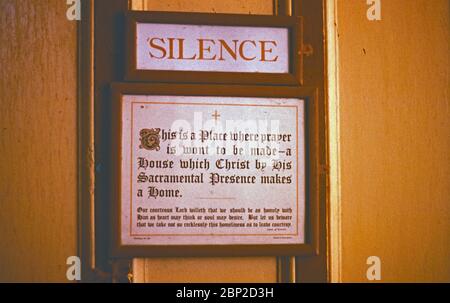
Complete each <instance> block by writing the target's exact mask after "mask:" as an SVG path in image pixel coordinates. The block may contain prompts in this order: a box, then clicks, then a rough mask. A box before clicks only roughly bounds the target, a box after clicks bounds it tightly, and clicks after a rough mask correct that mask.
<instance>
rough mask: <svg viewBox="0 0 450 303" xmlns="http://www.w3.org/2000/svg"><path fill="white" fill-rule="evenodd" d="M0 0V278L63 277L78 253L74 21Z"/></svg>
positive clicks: (44, 8) (60, 6) (46, 5)
mask: <svg viewBox="0 0 450 303" xmlns="http://www.w3.org/2000/svg"><path fill="white" fill-rule="evenodd" d="M66 8H67V6H66V5H65V1H61V0H46V1H36V0H2V1H0V28H1V30H0V65H1V73H2V76H1V77H0V157H1V160H0V235H1V236H0V281H65V273H66V258H67V257H68V256H72V255H76V254H77V251H76V235H77V229H76V228H77V227H76V217H77V215H76V214H77V204H76V181H77V171H76V169H77V167H76V84H77V74H76V64H77V61H76V48H77V46H76V24H75V23H74V22H69V21H67V19H66Z"/></svg>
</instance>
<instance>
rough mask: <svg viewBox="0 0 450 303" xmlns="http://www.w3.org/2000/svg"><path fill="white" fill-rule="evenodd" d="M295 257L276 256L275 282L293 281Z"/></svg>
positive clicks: (283, 7) (288, 9)
mask: <svg viewBox="0 0 450 303" xmlns="http://www.w3.org/2000/svg"><path fill="white" fill-rule="evenodd" d="M274 15H275V16H291V15H292V0H274ZM295 270H296V268H295V257H277V282H278V283H295V277H296V272H295Z"/></svg>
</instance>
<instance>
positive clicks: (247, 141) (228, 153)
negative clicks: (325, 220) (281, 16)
mask: <svg viewBox="0 0 450 303" xmlns="http://www.w3.org/2000/svg"><path fill="white" fill-rule="evenodd" d="M304 138H305V131H304V100H301V99H286V98H275V99H271V98H235V97H192V96H141V95H124V96H122V135H121V145H122V146H121V155H122V157H121V175H120V178H121V185H120V186H121V197H120V198H121V204H120V211H121V215H120V218H121V242H122V245H211V244H219V245H220V244H223V245H229V244H230V245H231V244H233V245H239V244H242V245H250V244H265V245H266V244H302V243H304V234H305V143H304V142H305V139H304Z"/></svg>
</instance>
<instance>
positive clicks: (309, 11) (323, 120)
mask: <svg viewBox="0 0 450 303" xmlns="http://www.w3.org/2000/svg"><path fill="white" fill-rule="evenodd" d="M288 2H291V3H290V4H291V5H288ZM274 6H275V7H277V9H276V10H275V14H283V15H292V16H293V17H294V18H301V21H302V24H303V27H302V37H303V38H304V41H305V42H304V43H305V46H308V49H309V51H308V53H303V52H302V53H301V54H299V55H300V56H302V57H303V58H302V66H303V73H302V80H303V83H302V84H303V85H304V86H305V87H315V88H316V89H315V95H316V100H317V103H316V105H317V106H315V107H314V113H311V117H310V119H314V121H316V123H317V125H318V132H317V134H315V135H314V144H315V145H316V151H317V154H316V158H315V160H314V163H312V164H311V165H314V166H315V168H314V170H312V172H313V173H314V175H313V176H312V177H311V180H314V182H313V184H318V186H317V187H316V188H314V192H311V195H315V196H316V197H317V201H318V203H319V210H318V212H319V213H318V217H319V222H318V226H317V230H316V233H317V234H318V238H317V242H318V247H319V248H320V249H319V250H318V252H319V254H318V255H314V256H298V257H295V258H294V257H289V256H286V257H284V256H278V257H277V260H278V265H277V268H278V281H279V282H293V281H296V282H327V281H330V273H329V266H330V260H329V259H330V257H329V253H330V245H329V241H330V240H329V237H328V234H329V231H328V230H329V228H330V227H329V225H328V224H327V222H328V220H329V218H328V216H329V214H328V210H329V205H328V199H329V198H328V186H329V168H328V165H329V160H328V125H327V121H328V103H327V94H326V85H327V78H326V75H327V66H326V57H325V54H326V37H325V33H326V31H325V28H326V13H325V11H326V10H325V1H318V0H292V1H291V0H274ZM82 9H83V12H82V15H83V18H82V20H81V22H79V23H78V24H79V32H80V51H79V54H80V60H79V66H80V67H79V68H80V72H79V74H80V77H81V79H82V81H80V82H79V85H80V94H79V96H80V98H79V100H80V101H79V102H80V105H79V124H80V132H79V141H80V147H79V148H80V155H79V158H80V181H79V186H80V193H79V195H80V199H79V200H80V209H79V241H78V243H79V255H80V257H81V258H82V264H83V270H82V279H83V281H89V282H99V281H111V280H114V281H128V278H127V274H128V273H129V270H130V269H129V264H130V259H129V258H126V259H111V256H110V253H111V249H110V248H111V241H112V239H111V237H110V236H111V233H110V232H109V231H110V230H111V226H110V222H111V221H110V218H111V210H110V204H111V202H110V201H111V196H112V193H111V192H110V179H111V177H110V176H111V173H110V163H111V155H110V138H109V137H108V133H109V131H110V119H111V114H110V113H111V108H110V106H111V96H110V89H109V88H110V84H111V83H113V82H123V81H124V80H125V79H124V74H125V62H124V60H125V45H126V40H125V24H126V22H125V15H126V13H127V12H128V11H130V7H129V0H85V1H82ZM89 16H91V18H89ZM238 16H239V17H241V16H242V15H238ZM301 16H303V17H301ZM94 37H95V38H94ZM94 40H95V41H94ZM94 67H95V68H94ZM232 87H233V86H230V87H229V90H233V88H232ZM89 95H92V98H90V97H89ZM89 110H92V111H93V113H92V114H93V117H92V119H91V118H90V114H89ZM90 121H92V124H93V125H94V127H93V128H92V129H90V124H89V123H90ZM89 131H90V132H92V135H93V136H94V138H93V140H92V141H94V142H95V144H93V145H92V146H91V145H89V144H88V143H89V141H90V140H91V139H90V135H88V133H89ZM88 145H89V146H91V147H89V148H87V146H88ZM91 148H92V149H93V150H94V153H93V155H92V154H91V152H90V151H91ZM93 159H95V162H94V161H93ZM91 196H92V197H91ZM118 264H119V265H118ZM122 265H123V266H122ZM118 267H120V268H119V270H118V269H117V268H118ZM293 268H294V269H293Z"/></svg>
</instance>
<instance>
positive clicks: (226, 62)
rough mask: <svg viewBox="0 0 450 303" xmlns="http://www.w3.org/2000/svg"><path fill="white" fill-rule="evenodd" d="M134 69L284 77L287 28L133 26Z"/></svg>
mask: <svg viewBox="0 0 450 303" xmlns="http://www.w3.org/2000/svg"><path fill="white" fill-rule="evenodd" d="M134 42H135V43H136V48H135V51H136V54H135V59H136V62H135V64H136V69H137V70H167V71H209V72H211V71H214V72H245V73H289V29H288V28H280V27H244V26H218V25H192V24H186V25H183V24H160V23H140V22H137V23H136V36H135V41H134Z"/></svg>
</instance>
